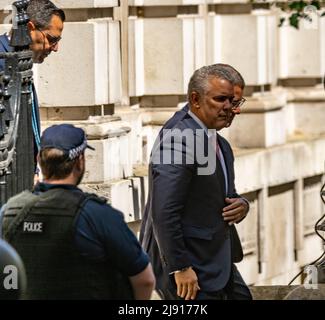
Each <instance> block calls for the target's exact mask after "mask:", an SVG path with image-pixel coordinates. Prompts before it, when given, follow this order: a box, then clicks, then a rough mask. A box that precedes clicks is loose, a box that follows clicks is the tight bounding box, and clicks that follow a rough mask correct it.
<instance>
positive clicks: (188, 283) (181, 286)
mask: <svg viewBox="0 0 325 320" xmlns="http://www.w3.org/2000/svg"><path fill="white" fill-rule="evenodd" d="M174 277H175V282H176V285H177V295H178V296H179V297H181V298H183V299H185V300H190V299H191V300H194V299H195V297H196V294H197V291H198V290H200V287H199V283H198V278H197V275H196V273H195V271H194V270H193V269H192V268H191V267H190V268H188V269H186V270H184V271H179V272H175V273H174Z"/></svg>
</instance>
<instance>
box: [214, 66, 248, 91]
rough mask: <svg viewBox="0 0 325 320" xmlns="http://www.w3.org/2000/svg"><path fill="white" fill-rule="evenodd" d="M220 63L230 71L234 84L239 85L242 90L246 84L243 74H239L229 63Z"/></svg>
mask: <svg viewBox="0 0 325 320" xmlns="http://www.w3.org/2000/svg"><path fill="white" fill-rule="evenodd" d="M220 65H222V66H223V67H224V68H226V69H227V70H228V71H229V72H230V74H231V76H232V77H233V79H234V86H239V87H240V88H241V89H242V90H244V88H245V85H246V84H245V80H244V78H243V76H242V75H241V74H240V72H239V71H238V70H236V69H235V68H234V67H232V66H231V65H229V64H223V63H220Z"/></svg>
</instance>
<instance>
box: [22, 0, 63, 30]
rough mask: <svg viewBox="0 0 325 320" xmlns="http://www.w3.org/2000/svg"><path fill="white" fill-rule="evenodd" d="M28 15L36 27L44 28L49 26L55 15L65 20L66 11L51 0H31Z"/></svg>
mask: <svg viewBox="0 0 325 320" xmlns="http://www.w3.org/2000/svg"><path fill="white" fill-rule="evenodd" d="M27 15H28V17H29V19H30V21H32V22H33V23H34V24H35V27H36V28H38V29H41V30H44V29H46V28H48V27H49V25H50V23H51V19H52V16H53V15H56V16H58V17H59V18H60V19H61V20H62V22H64V21H65V13H64V11H63V10H62V9H59V8H58V7H57V6H56V5H54V4H53V3H52V2H51V1H49V0H30V2H29V4H28V7H27Z"/></svg>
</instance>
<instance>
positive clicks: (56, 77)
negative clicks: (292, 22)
mask: <svg viewBox="0 0 325 320" xmlns="http://www.w3.org/2000/svg"><path fill="white" fill-rule="evenodd" d="M11 2H12V0H1V1H0V18H2V20H1V21H2V22H3V23H2V24H1V25H0V31H1V32H4V31H7V30H8V29H9V28H10V25H9V24H8V22H9V19H8V15H9V13H10V12H9V11H8V10H9V9H10V6H8V5H9V4H10V3H11ZM53 2H54V3H55V4H57V5H58V6H60V7H62V8H63V9H64V10H65V12H66V15H67V22H66V23H65V28H64V33H63V39H62V41H61V42H60V45H59V46H60V50H59V53H56V54H55V53H53V54H52V55H51V56H50V57H49V58H47V60H46V61H45V62H44V63H43V64H42V65H38V66H35V68H34V71H35V83H36V86H37V90H38V95H39V100H40V104H41V117H42V129H44V128H46V127H47V126H49V125H52V124H54V123H58V122H59V123H62V122H70V123H74V124H75V125H77V126H81V127H83V128H84V129H85V130H86V132H87V134H88V137H89V139H90V140H91V144H92V145H93V146H94V147H95V148H96V152H95V153H93V152H88V153H87V172H86V175H85V179H84V185H83V188H85V189H87V190H91V191H95V192H97V193H99V194H101V195H104V196H105V197H107V198H108V199H109V201H110V202H111V203H112V205H113V206H115V207H117V208H119V209H120V210H122V211H123V213H124V214H125V219H126V221H127V222H128V223H129V225H130V226H131V227H132V228H133V230H134V231H135V232H136V231H137V230H138V227H139V222H140V220H141V214H142V212H143V209H144V205H145V201H146V196H147V192H148V187H147V166H146V165H147V162H148V157H149V154H150V150H151V147H152V144H153V142H154V139H155V137H156V135H157V133H158V131H159V129H160V128H161V126H162V125H163V123H164V122H165V121H166V120H167V119H168V118H169V117H170V116H171V115H172V114H173V113H174V112H175V111H176V110H178V109H179V108H180V107H182V106H183V105H184V103H185V102H186V91H187V83H188V80H189V78H190V76H191V74H192V73H193V71H194V70H195V69H197V68H199V67H201V66H203V65H205V64H211V63H217V62H224V63H229V64H231V65H233V66H234V67H235V68H237V69H238V70H239V71H240V72H241V73H242V74H243V76H244V78H245V80H246V83H247V88H246V92H245V97H247V100H248V102H247V103H246V105H245V107H244V108H243V112H242V114H241V115H240V116H237V118H236V120H235V121H234V123H233V125H232V127H231V128H229V129H224V130H222V131H221V134H222V135H224V136H225V137H226V138H227V139H228V140H229V141H230V142H231V144H232V146H233V149H234V152H235V156H236V161H235V170H236V184H237V189H238V192H239V193H241V194H243V195H245V196H246V197H247V198H248V199H249V200H250V202H251V211H250V213H249V216H248V217H247V219H246V220H245V221H244V222H243V223H241V224H240V225H238V229H239V232H240V236H241V238H242V241H243V246H244V251H245V259H244V261H243V262H242V263H240V264H239V265H238V267H239V269H240V271H241V272H242V274H243V276H244V278H245V280H246V281H247V282H248V283H249V284H259V285H262V284H264V285H268V284H278V285H283V284H287V283H288V282H289V281H290V279H291V278H292V277H293V276H294V275H295V274H296V273H297V272H298V271H300V268H301V267H302V266H304V265H305V264H307V263H309V262H311V261H312V260H314V259H315V258H317V257H318V256H319V255H320V254H321V252H322V250H323V248H322V243H321V241H320V240H319V238H318V237H317V236H316V235H315V234H314V232H313V224H314V223H315V222H316V220H317V219H318V218H319V217H320V216H321V214H322V213H323V212H324V206H323V205H322V203H321V200H320V196H319V191H320V188H321V185H322V183H323V182H324V166H325V165H324V160H325V125H324V124H325V93H324V89H323V87H322V85H321V84H320V81H321V78H322V76H323V75H324V72H325V40H324V39H325V18H323V19H318V20H317V21H316V22H315V21H314V22H313V23H311V24H308V23H304V24H303V26H302V27H301V29H300V30H299V31H297V30H294V29H293V28H291V27H288V26H285V27H283V28H280V29H279V28H278V27H277V24H278V18H279V12H278V11H277V10H275V9H273V8H271V7H268V6H263V8H257V7H253V6H252V5H251V4H249V1H245V0H129V1H127V0H121V1H118V0H54V1H53ZM296 283H298V282H296Z"/></svg>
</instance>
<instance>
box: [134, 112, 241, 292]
mask: <svg viewBox="0 0 325 320" xmlns="http://www.w3.org/2000/svg"><path fill="white" fill-rule="evenodd" d="M172 128H173V129H179V130H181V131H183V130H193V132H195V130H196V129H200V127H199V126H198V124H197V122H196V121H195V120H194V119H193V118H192V117H191V116H190V115H189V114H188V106H185V107H184V108H183V109H182V110H180V111H178V112H176V113H175V115H174V116H173V117H172V118H171V119H169V120H168V121H167V122H166V124H165V125H164V127H163V129H172ZM163 129H162V130H163ZM157 139H158V140H157V146H158V147H159V146H161V145H162V144H163V143H162V141H163V139H164V138H163V131H161V132H160V133H159V136H158V138H157ZM218 141H219V145H220V148H221V149H222V152H223V155H224V158H225V162H226V166H227V173H228V194H226V193H225V183H224V176H223V171H222V168H221V165H220V162H219V160H217V158H216V156H215V159H216V166H215V170H214V172H213V173H212V174H210V175H198V174H197V168H198V167H199V166H200V164H199V163H198V162H197V161H196V159H195V155H194V156H193V157H194V163H193V164H181V165H177V164H157V163H152V162H155V160H153V159H155V157H154V153H155V151H153V155H152V156H153V157H152V160H153V161H152V162H151V163H150V166H149V197H148V202H147V205H146V209H145V212H144V215H143V219H142V225H141V230H140V241H141V243H142V245H143V247H144V249H145V250H146V251H147V252H148V254H149V256H150V258H151V261H152V265H153V268H154V272H155V275H156V278H157V289H164V288H168V289H169V290H172V291H173V290H175V283H174V276H173V275H170V273H171V272H173V271H176V270H180V269H182V268H184V267H187V266H193V268H194V270H195V271H196V273H197V275H198V279H199V285H200V287H201V290H203V291H217V290H220V289H222V288H224V287H225V285H226V283H227V281H228V279H229V276H230V272H231V266H232V263H233V262H238V261H240V260H242V258H243V251H242V248H241V244H240V240H239V237H238V234H237V231H236V228H235V226H231V227H229V226H228V224H227V223H225V222H224V220H223V217H222V214H221V213H222V209H223V208H224V207H225V206H226V203H225V198H226V197H231V198H236V197H240V196H239V195H238V194H237V193H236V189H235V185H234V166H233V162H234V156H233V152H232V150H231V147H230V145H229V143H228V142H227V141H226V140H225V139H224V138H223V137H221V136H220V135H218ZM183 143H184V141H182V144H183ZM185 143H186V142H185ZM203 143H204V144H205V146H204V147H206V144H207V136H206V137H205V139H204V142H203ZM196 147H197V146H196ZM172 149H173V147H172ZM175 149H178V150H179V149H180V147H179V146H178V147H176V148H175ZM156 150H157V149H156ZM194 154H195V153H194ZM214 155H215V153H214Z"/></svg>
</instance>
